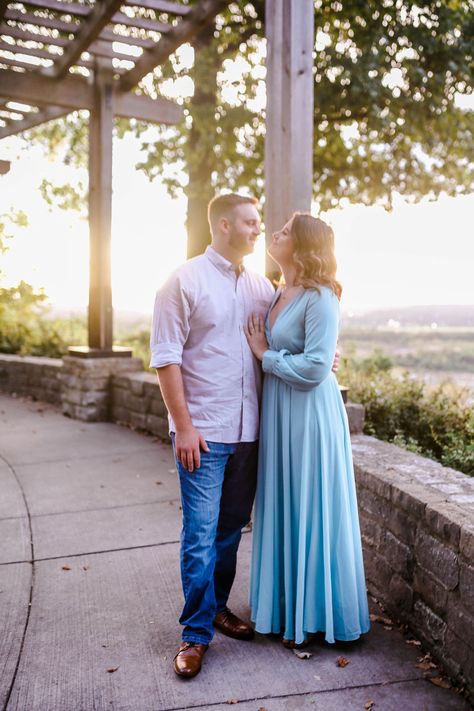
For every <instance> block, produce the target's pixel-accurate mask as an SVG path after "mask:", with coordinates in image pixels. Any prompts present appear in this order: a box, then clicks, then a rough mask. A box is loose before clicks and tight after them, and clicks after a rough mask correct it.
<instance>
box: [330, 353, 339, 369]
mask: <svg viewBox="0 0 474 711" xmlns="http://www.w3.org/2000/svg"><path fill="white" fill-rule="evenodd" d="M340 362H341V351H340V350H339V349H336V353H335V355H334V360H333V362H332V368H331V370H332V372H333V373H337V371H338V370H339V364H340Z"/></svg>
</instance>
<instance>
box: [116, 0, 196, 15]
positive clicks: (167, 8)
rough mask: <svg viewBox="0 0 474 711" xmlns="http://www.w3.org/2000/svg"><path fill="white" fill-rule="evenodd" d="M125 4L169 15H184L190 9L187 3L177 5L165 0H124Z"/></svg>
mask: <svg viewBox="0 0 474 711" xmlns="http://www.w3.org/2000/svg"><path fill="white" fill-rule="evenodd" d="M125 4H126V5H135V6H138V7H144V8H145V9H146V10H156V11H157V12H168V13H170V14H171V15H182V16H184V15H187V14H188V12H189V11H190V10H191V7H190V6H189V5H178V3H176V2H167V0H126V3H125Z"/></svg>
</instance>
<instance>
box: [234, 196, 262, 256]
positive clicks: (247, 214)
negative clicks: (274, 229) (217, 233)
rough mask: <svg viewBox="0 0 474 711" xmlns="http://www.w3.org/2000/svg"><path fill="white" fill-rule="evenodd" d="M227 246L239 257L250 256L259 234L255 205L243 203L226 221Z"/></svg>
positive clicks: (258, 218) (258, 216)
mask: <svg viewBox="0 0 474 711" xmlns="http://www.w3.org/2000/svg"><path fill="white" fill-rule="evenodd" d="M228 230H229V231H228V240H229V241H228V244H229V247H232V249H233V250H234V251H235V252H237V254H238V255H239V256H241V257H245V255H246V254H252V252H253V250H254V249H255V244H256V242H257V239H258V236H259V234H260V215H259V214H258V210H257V208H256V207H255V205H251V204H250V203H244V204H243V205H237V206H236V207H234V209H233V210H232V214H231V215H230V217H229V219H228Z"/></svg>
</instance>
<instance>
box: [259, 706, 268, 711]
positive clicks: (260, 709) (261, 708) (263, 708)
mask: <svg viewBox="0 0 474 711" xmlns="http://www.w3.org/2000/svg"><path fill="white" fill-rule="evenodd" d="M258 711H267V709H266V708H265V706H260V708H259V709H258Z"/></svg>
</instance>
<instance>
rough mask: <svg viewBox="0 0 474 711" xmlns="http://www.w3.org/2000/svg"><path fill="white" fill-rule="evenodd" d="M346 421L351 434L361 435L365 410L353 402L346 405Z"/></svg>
mask: <svg viewBox="0 0 474 711" xmlns="http://www.w3.org/2000/svg"><path fill="white" fill-rule="evenodd" d="M346 412H347V419H348V421H349V431H350V433H351V434H361V433H362V432H363V430H364V420H365V408H364V406H363V405H359V404H358V403H355V402H348V403H346Z"/></svg>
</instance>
